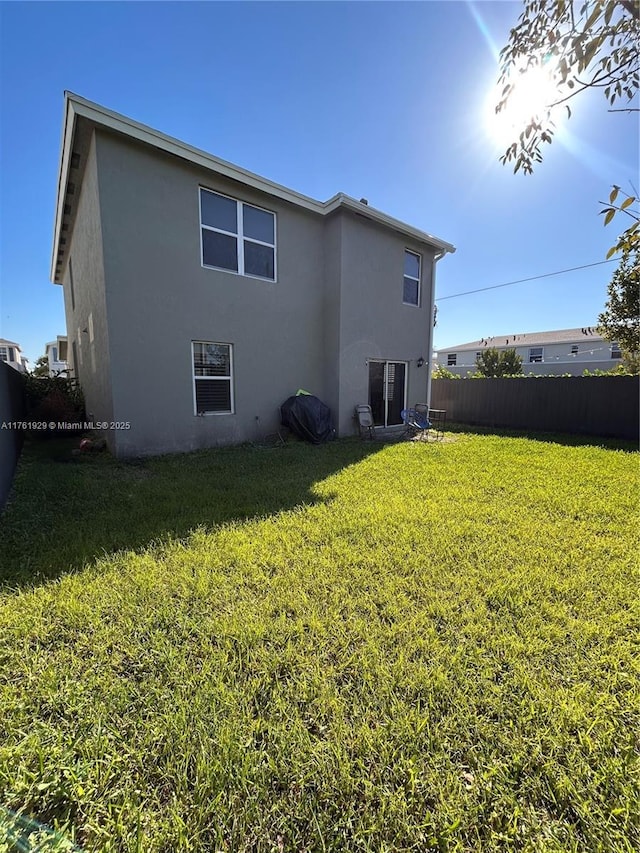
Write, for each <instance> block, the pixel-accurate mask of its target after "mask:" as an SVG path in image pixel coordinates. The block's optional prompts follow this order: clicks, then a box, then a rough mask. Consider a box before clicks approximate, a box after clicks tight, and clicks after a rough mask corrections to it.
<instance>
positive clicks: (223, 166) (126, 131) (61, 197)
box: [51, 92, 455, 284]
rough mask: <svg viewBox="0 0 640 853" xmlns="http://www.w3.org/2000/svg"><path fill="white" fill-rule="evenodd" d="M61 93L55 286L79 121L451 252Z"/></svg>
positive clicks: (368, 211)
mask: <svg viewBox="0 0 640 853" xmlns="http://www.w3.org/2000/svg"><path fill="white" fill-rule="evenodd" d="M64 97H65V112H64V126H63V131H62V145H61V151H60V165H59V170H58V195H57V202H56V214H55V225H54V240H53V253H52V258H51V281H53V282H54V284H61V283H62V279H61V275H62V268H63V266H64V261H65V257H66V251H67V236H66V233H67V232H69V233H70V231H71V228H72V225H73V221H74V218H75V213H76V207H77V197H78V194H77V193H76V192H75V190H76V184H77V183H78V182H79V180H80V179H81V174H82V173H81V170H82V168H83V166H84V164H83V163H82V154H83V151H82V143H83V140H82V134H81V133H78V129H79V127H81V126H82V125H83V123H85V124H87V123H88V125H89V126H100V127H104V128H108V129H109V130H111V131H116V132H117V133H121V134H123V135H125V136H128V137H129V138H131V139H137V140H138V141H140V142H144V143H146V144H148V145H152V146H154V147H155V148H158V149H159V150H162V151H166V152H168V153H170V154H173V155H175V156H177V157H181V158H182V159H184V160H188V161H189V162H191V163H195V164H196V165H198V166H201V167H203V168H205V169H208V170H210V171H212V172H215V173H217V174H219V175H223V176H225V177H227V178H231V179H232V180H235V181H238V182H240V183H242V184H245V185H247V186H250V187H253V188H254V189H257V190H261V191H262V192H265V193H268V194H269V195H271V196H274V197H276V198H281V199H284V200H285V201H288V202H290V203H291V204H295V205H297V206H299V207H302V208H305V209H306V210H311V211H313V212H314V213H318V214H321V215H327V214H329V213H331V212H333V211H334V210H336V209H337V208H347V209H350V210H354V211H356V212H357V213H359V214H360V215H361V216H365V217H367V218H368V219H371V220H373V221H374V222H379V223H381V224H382V225H386V226H387V227H389V228H393V229H394V230H395V231H399V232H400V233H402V234H406V235H407V236H409V237H413V238H414V239H417V240H419V241H421V242H424V243H427V244H428V245H430V246H433V248H434V249H435V250H436V252H437V253H438V254H439V255H440V256H441V255H444V254H445V253H446V252H455V247H454V246H453V245H451V243H447V242H446V241H445V240H441V239H440V238H438V237H434V236H433V235H432V234H427V232H426V231H421V230H420V229H418V228H414V227H413V226H412V225H407V224H406V223H405V222H401V221H400V220H399V219H394V218H393V217H391V216H388V215H387V214H386V213H383V212H382V211H380V210H376V209H375V208H373V207H370V206H369V205H368V204H365V203H363V202H360V201H357V200H356V199H354V198H351V197H350V196H347V195H345V194H344V193H337V194H336V195H334V196H332V197H331V198H330V199H329V200H328V201H325V202H320V201H316V200H315V199H313V198H310V197H309V196H305V195H302V194H301V193H298V192H296V191H295V190H290V189H288V188H287V187H284V186H282V185H281V184H276V183H274V182H273V181H270V180H268V179H267V178H262V177H260V175H256V174H254V173H253V172H248V171H246V170H245V169H242V168H241V167H240V166H234V165H233V164H232V163H228V162H227V161H225V160H221V159H220V158H219V157H214V156H213V155H212V154H208V153H207V152H206V151H202V150H200V149H198V148H193V147H192V146H191V145H187V144H186V143H185V142H181V141H180V140H179V139H175V138H174V137H171V136H167V135H166V134H164V133H161V132H160V131H158V130H154V129H153V128H151V127H148V126H147V125H144V124H140V123H139V122H137V121H134V120H133V119H130V118H127V116H123V115H121V114H119V113H115V112H112V111H111V110H108V109H106V108H105V107H102V106H100V105H99V104H96V103H93V102H92V101H87V100H85V99H84V98H81V97H80V96H79V95H74V94H73V93H72V92H65V95H64Z"/></svg>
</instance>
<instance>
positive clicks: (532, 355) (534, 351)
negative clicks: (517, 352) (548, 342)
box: [529, 347, 543, 364]
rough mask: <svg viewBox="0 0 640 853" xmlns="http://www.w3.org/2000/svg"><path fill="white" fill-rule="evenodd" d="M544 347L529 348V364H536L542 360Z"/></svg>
mask: <svg viewBox="0 0 640 853" xmlns="http://www.w3.org/2000/svg"><path fill="white" fill-rule="evenodd" d="M542 352H543V351H542V347H530V348H529V364H536V363H540V362H541V361H542Z"/></svg>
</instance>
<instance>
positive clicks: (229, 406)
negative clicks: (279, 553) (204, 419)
mask: <svg viewBox="0 0 640 853" xmlns="http://www.w3.org/2000/svg"><path fill="white" fill-rule="evenodd" d="M192 356H193V385H194V389H193V390H194V398H195V413H196V415H207V414H219V415H229V414H232V413H233V362H232V348H231V344H216V343H211V342H209V341H193V346H192Z"/></svg>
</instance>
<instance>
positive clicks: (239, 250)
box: [198, 186, 278, 284]
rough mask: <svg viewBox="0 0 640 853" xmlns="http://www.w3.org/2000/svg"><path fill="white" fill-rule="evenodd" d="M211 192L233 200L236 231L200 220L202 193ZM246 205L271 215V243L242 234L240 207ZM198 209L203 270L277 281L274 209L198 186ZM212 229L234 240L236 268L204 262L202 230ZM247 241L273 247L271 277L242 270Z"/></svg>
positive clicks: (276, 239)
mask: <svg viewBox="0 0 640 853" xmlns="http://www.w3.org/2000/svg"><path fill="white" fill-rule="evenodd" d="M203 192H205V193H212V194H213V195H217V196H220V198H226V199H229V201H233V202H235V205H236V228H237V233H236V234H234V233H233V232H232V231H225V230H224V229H223V228H214V227H213V225H205V224H204V223H203V221H202V193H203ZM243 205H246V206H247V207H254V208H255V209H256V210H261V211H262V212H263V213H269V214H270V215H271V216H273V243H265V242H264V241H263V240H256V238H255V237H245V236H244V216H243V215H242V207H243ZM198 211H199V214H200V266H201V267H202V268H203V269H205V270H220V272H227V273H229V274H230V275H241V276H244V277H245V278H256V279H258V281H270V282H272V283H274V284H275V283H276V282H277V281H278V217H277V214H276V213H275V211H273V210H267V208H266V207H260V205H259V204H253V202H250V201H242V200H241V199H238V198H233V196H230V195H226V194H225V193H221V192H218V191H217V190H211V189H209V187H203V186H199V187H198ZM203 230H206V231H213V232H215V233H216V234H224V235H225V236H226V237H233V238H234V239H235V240H236V254H237V260H238V269H237V270H229V269H227V268H226V267H216V266H213V265H212V264H205V262H204V251H203V248H204V247H203V245H202V232H203ZM245 242H247V243H255V244H256V245H258V246H267V247H268V248H269V249H273V278H266V277H265V276H262V275H255V274H254V273H246V272H245V271H244V244H245Z"/></svg>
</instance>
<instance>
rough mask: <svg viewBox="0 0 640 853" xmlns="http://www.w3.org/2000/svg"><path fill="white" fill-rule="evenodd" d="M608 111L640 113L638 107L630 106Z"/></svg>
mask: <svg viewBox="0 0 640 853" xmlns="http://www.w3.org/2000/svg"><path fill="white" fill-rule="evenodd" d="M607 112H608V113H640V109H639V108H638V107H629V108H628V109H619V110H607Z"/></svg>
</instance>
